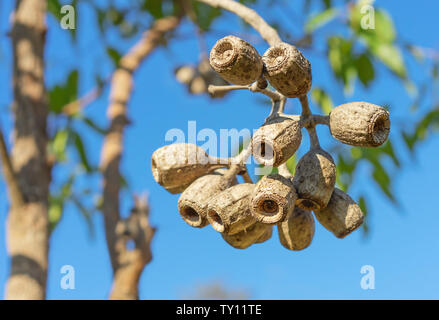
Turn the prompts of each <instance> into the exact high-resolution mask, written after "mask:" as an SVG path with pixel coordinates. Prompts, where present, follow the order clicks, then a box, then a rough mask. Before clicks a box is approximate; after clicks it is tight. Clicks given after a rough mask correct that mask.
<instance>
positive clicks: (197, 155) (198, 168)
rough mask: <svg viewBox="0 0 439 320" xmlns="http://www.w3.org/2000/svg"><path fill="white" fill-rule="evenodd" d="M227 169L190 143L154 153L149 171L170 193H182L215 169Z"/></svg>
mask: <svg viewBox="0 0 439 320" xmlns="http://www.w3.org/2000/svg"><path fill="white" fill-rule="evenodd" d="M224 167H227V164H221V163H219V161H218V159H216V158H212V157H209V155H208V154H207V153H206V152H205V151H204V150H203V148H201V147H198V146H196V145H194V144H190V143H176V144H170V145H167V146H164V147H161V148H159V149H157V150H156V151H154V153H153V155H152V158H151V169H152V174H153V176H154V179H155V181H156V182H157V183H159V184H160V185H161V186H163V187H164V188H165V189H166V190H168V191H169V192H170V193H180V192H183V191H184V190H185V189H186V188H187V187H188V186H189V185H190V184H191V183H192V182H193V181H195V180H196V179H197V178H199V177H201V176H204V175H206V174H208V173H210V172H212V171H214V170H215V169H218V168H224Z"/></svg>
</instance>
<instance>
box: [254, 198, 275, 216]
mask: <svg viewBox="0 0 439 320" xmlns="http://www.w3.org/2000/svg"><path fill="white" fill-rule="evenodd" d="M258 213H259V214H262V215H265V216H269V217H273V216H276V215H277V214H278V213H279V205H278V204H277V203H276V201H274V200H271V199H266V198H265V199H260V200H259V201H258Z"/></svg>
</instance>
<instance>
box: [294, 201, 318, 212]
mask: <svg viewBox="0 0 439 320" xmlns="http://www.w3.org/2000/svg"><path fill="white" fill-rule="evenodd" d="M296 204H297V206H298V207H299V208H301V209H304V210H308V211H319V210H320V205H319V204H318V203H317V202H315V201H314V200H311V199H298V200H297V202H296Z"/></svg>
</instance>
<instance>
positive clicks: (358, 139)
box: [329, 102, 390, 147]
mask: <svg viewBox="0 0 439 320" xmlns="http://www.w3.org/2000/svg"><path fill="white" fill-rule="evenodd" d="M329 128H330V130H331V134H332V136H333V137H334V138H336V139H337V140H339V141H341V142H343V143H345V144H349V145H352V146H359V147H378V146H380V145H382V144H383V143H384V142H385V141H386V140H387V137H388V136H389V132H390V119H389V113H388V112H387V111H386V110H385V109H384V108H381V107H380V106H377V105H374V104H371V103H367V102H351V103H346V104H343V105H341V106H338V107H336V108H334V109H333V110H332V111H331V113H330V114H329Z"/></svg>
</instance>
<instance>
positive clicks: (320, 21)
mask: <svg viewBox="0 0 439 320" xmlns="http://www.w3.org/2000/svg"><path fill="white" fill-rule="evenodd" d="M338 14H339V10H338V9H337V8H334V7H332V8H328V9H326V10H324V11H323V12H320V13H319V14H317V15H314V16H312V17H311V18H310V19H309V20H308V21H307V22H306V24H305V32H306V33H313V32H314V31H315V30H316V29H318V28H321V27H322V26H324V25H325V24H327V23H328V22H330V21H331V20H333V19H334V18H335V17H336V16H337V15H338Z"/></svg>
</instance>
